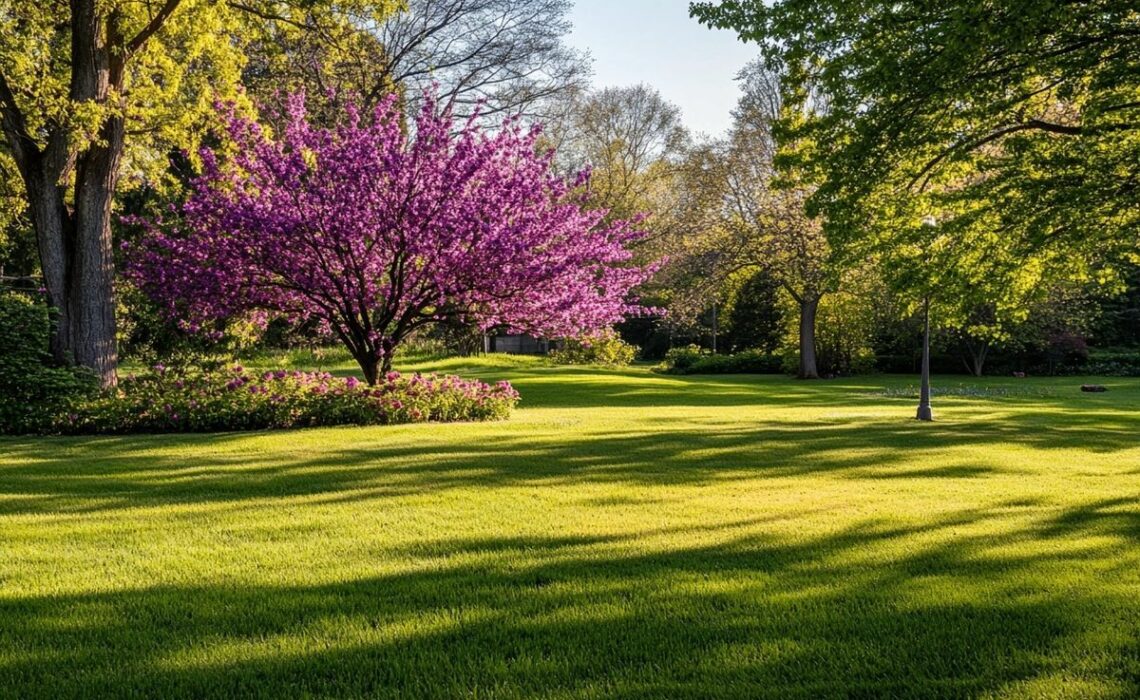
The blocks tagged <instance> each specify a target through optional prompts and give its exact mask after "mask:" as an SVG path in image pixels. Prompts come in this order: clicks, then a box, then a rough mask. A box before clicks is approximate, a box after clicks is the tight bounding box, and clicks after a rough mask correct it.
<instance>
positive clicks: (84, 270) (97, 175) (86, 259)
mask: <svg viewBox="0 0 1140 700" xmlns="http://www.w3.org/2000/svg"><path fill="white" fill-rule="evenodd" d="M101 136H102V143H101V144H100V145H98V146H93V147H92V148H91V149H90V150H89V151H88V152H87V154H86V157H85V158H84V159H83V160H82V162H81V165H80V168H79V170H78V172H77V173H76V192H75V228H76V235H75V251H74V252H75V260H74V263H73V265H72V268H71V286H70V289H71V299H70V301H71V304H70V309H69V311H70V313H71V329H70V333H71V341H72V343H73V346H74V349H75V361H76V362H77V363H78V364H80V365H81V366H83V367H88V368H90V369H91V370H92V371H94V372H95V374H96V375H97V376H98V377H99V379H100V382H101V383H102V384H103V386H112V385H114V384H115V382H116V376H115V368H116V366H117V364H118V353H117V352H116V349H115V302H114V294H113V284H114V279H115V260H114V255H113V254H112V244H111V201H112V199H113V198H114V196H115V185H116V183H117V181H118V173H119V160H120V158H121V156H122V152H123V120H122V119H121V118H119V117H111V118H110V119H108V120H107V122H106V124H105V125H104V128H103V131H102V134H101Z"/></svg>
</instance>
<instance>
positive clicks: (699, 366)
mask: <svg viewBox="0 0 1140 700" xmlns="http://www.w3.org/2000/svg"><path fill="white" fill-rule="evenodd" d="M657 369H658V371H660V372H664V373H666V374H782V373H783V371H784V370H783V358H782V357H781V356H780V355H771V354H768V353H764V352H760V351H759V350H745V351H743V352H738V353H735V354H732V355H714V354H712V353H709V352H708V351H705V350H702V349H700V348H698V347H696V346H693V345H690V346H687V347H683V348H673V349H672V350H670V351H669V352H667V353H665V361H664V362H663V363H661V364H660V365H659V366H658V367H657Z"/></svg>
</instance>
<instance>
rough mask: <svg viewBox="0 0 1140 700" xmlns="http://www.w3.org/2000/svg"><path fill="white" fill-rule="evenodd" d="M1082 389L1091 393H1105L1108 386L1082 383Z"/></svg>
mask: <svg viewBox="0 0 1140 700" xmlns="http://www.w3.org/2000/svg"><path fill="white" fill-rule="evenodd" d="M1081 391H1085V392H1088V393H1090V394H1103V393H1104V392H1106V391H1108V387H1105V386H1101V385H1100V384H1082V385H1081Z"/></svg>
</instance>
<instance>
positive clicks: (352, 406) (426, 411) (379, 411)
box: [55, 365, 519, 433]
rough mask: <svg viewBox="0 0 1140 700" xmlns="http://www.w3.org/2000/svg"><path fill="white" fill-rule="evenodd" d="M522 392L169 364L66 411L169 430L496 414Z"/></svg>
mask: <svg viewBox="0 0 1140 700" xmlns="http://www.w3.org/2000/svg"><path fill="white" fill-rule="evenodd" d="M518 399H519V395H518V392H516V391H515V390H514V388H513V387H511V385H510V384H509V383H507V382H499V383H498V384H495V385H488V384H485V383H483V382H480V381H473V380H465V379H461V378H459V377H453V376H437V375H434V374H432V375H419V374H414V375H407V376H406V375H401V374H399V373H397V372H389V373H388V374H386V375H385V376H383V377H381V378H380V381H379V382H377V384H376V385H375V386H368V385H366V384H365V383H363V382H361V381H359V380H357V379H356V378H354V377H348V378H337V377H333V376H332V375H331V374H328V373H325V372H298V371H286V370H277V371H275V372H265V373H264V374H255V373H251V372H248V371H246V370H245V369H244V368H243V367H241V366H235V367H232V368H230V369H229V370H215V371H203V370H200V369H182V370H175V369H168V368H166V367H163V366H162V365H156V366H155V367H154V369H153V371H151V372H148V373H146V374H143V375H140V376H130V377H127V378H125V379H124V380H122V381H121V382H120V383H119V386H118V388H117V389H114V390H112V391H110V392H106V393H104V394H102V395H100V396H99V397H98V398H96V399H93V400H91V401H87V402H85V403H83V404H82V405H80V406H78V407H74V408H72V409H71V410H70V411H69V412H67V413H66V414H64V415H61V416H60V417H59V419H58V420H57V421H56V425H55V428H56V430H57V431H59V432H64V433H167V432H211V431H229V430H257V429H262V428H301V427H313V426H331V425H385V424H394V423H415V422H423V421H467V420H496V419H503V418H506V417H507V416H508V415H510V412H511V409H512V408H514V406H515V404H516V403H517V402H518Z"/></svg>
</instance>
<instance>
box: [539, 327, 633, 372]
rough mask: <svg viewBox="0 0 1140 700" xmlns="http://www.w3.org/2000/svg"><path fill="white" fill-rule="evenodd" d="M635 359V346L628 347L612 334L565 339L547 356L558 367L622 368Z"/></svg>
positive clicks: (611, 332) (610, 332)
mask: <svg viewBox="0 0 1140 700" xmlns="http://www.w3.org/2000/svg"><path fill="white" fill-rule="evenodd" d="M636 357H637V346H636V345H630V344H629V343H627V342H625V341H624V340H622V339H621V337H620V336H619V335H618V334H617V333H615V332H613V331H609V332H607V333H601V334H599V335H593V336H586V337H582V338H567V339H566V340H564V341H563V342H562V346H561V347H559V348H557V349H555V350H552V351H551V352H550V354H549V355H548V358H549V359H550V361H551V362H553V363H554V364H558V365H606V366H610V367H622V366H625V365H628V364H629V363H631V362H633V360H634V358H636Z"/></svg>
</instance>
